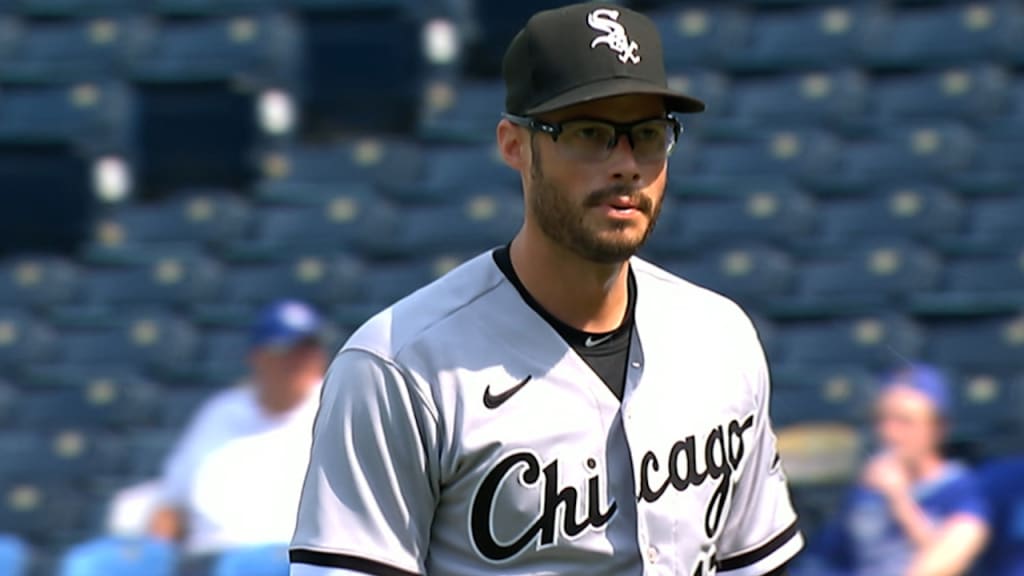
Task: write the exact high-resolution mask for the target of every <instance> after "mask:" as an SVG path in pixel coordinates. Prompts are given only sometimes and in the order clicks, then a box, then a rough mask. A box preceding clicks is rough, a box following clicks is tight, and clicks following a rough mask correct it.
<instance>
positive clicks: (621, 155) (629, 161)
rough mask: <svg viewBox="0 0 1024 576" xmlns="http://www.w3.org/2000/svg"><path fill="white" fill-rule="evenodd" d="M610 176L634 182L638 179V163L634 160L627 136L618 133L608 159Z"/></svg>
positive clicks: (617, 179)
mask: <svg viewBox="0 0 1024 576" xmlns="http://www.w3.org/2000/svg"><path fill="white" fill-rule="evenodd" d="M608 166H609V168H610V170H611V176H612V178H613V179H614V180H616V181H619V182H635V181H637V180H639V179H640V165H639V163H638V162H637V161H636V156H635V155H634V152H633V146H632V144H631V143H630V141H629V137H627V136H626V135H625V134H620V135H619V137H618V140H616V141H615V147H614V148H612V155H611V157H610V158H609V159H608Z"/></svg>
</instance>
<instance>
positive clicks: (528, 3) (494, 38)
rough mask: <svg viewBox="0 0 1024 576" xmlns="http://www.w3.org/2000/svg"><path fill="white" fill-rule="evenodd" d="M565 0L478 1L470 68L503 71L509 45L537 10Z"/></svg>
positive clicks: (488, 73) (481, 72) (474, 72)
mask: <svg viewBox="0 0 1024 576" xmlns="http://www.w3.org/2000/svg"><path fill="white" fill-rule="evenodd" d="M570 3H571V2H565V1H563V0H520V1H519V2H474V3H473V11H472V14H473V18H474V20H473V26H474V28H475V29H476V34H475V35H474V37H471V38H470V39H469V42H468V51H467V62H466V70H467V72H468V73H469V74H472V75H474V76H485V77H494V76H498V75H500V73H501V61H502V57H503V56H504V55H505V47H506V46H508V43H509V42H511V41H512V37H513V36H515V35H516V32H518V31H519V29H520V28H522V27H523V26H524V25H525V24H526V21H527V20H528V19H529V18H530V16H532V15H533V14H534V13H536V12H539V11H541V10H548V9H551V8H558V7H560V6H565V5H566V4H570Z"/></svg>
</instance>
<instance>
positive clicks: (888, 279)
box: [795, 241, 942, 310]
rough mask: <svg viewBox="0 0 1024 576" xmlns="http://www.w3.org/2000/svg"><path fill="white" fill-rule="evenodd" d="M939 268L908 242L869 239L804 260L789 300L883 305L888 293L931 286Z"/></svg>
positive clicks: (903, 293) (935, 260) (890, 295)
mask: <svg viewBox="0 0 1024 576" xmlns="http://www.w3.org/2000/svg"><path fill="white" fill-rule="evenodd" d="M941 271H942V268H941V260H940V259H939V257H938V256H937V255H936V254H934V253H932V252H930V251H928V250H925V249H923V248H920V247H918V246H914V245H912V244H907V243H905V242H900V241H895V242H883V241H875V242H872V243H871V244H870V245H867V246H857V245H853V246H848V247H847V249H846V250H843V251H842V253H841V254H837V255H833V256H832V257H831V258H823V259H820V260H817V259H814V260H807V261H805V262H804V263H803V266H802V267H801V268H800V271H799V282H798V288H797V290H796V295H795V299H796V300H797V301H803V302H805V303H816V302H817V303H827V302H832V303H833V305H834V306H837V307H838V309H841V308H842V304H843V303H866V304H870V305H885V304H886V303H888V302H889V300H890V299H891V298H894V297H899V296H903V297H908V296H911V295H913V294H916V293H918V292H924V291H927V290H930V289H932V288H933V287H934V286H935V285H936V284H937V283H938V281H939V277H940V274H941ZM867 309H868V310H870V309H871V308H870V307H869V308H867Z"/></svg>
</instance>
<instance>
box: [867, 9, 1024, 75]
mask: <svg viewBox="0 0 1024 576" xmlns="http://www.w3.org/2000/svg"><path fill="white" fill-rule="evenodd" d="M1022 16H1024V14H1022V12H1021V9H1020V6H1019V5H1017V4H1015V3H1012V2H977V3H973V2H972V3H960V2H955V3H950V4H936V5H921V6H905V7H899V8H896V9H894V10H891V11H888V12H885V13H880V14H878V15H877V17H876V18H875V20H874V21H873V22H872V25H871V27H870V28H869V29H868V31H867V35H866V41H865V43H864V47H863V55H864V58H865V60H867V62H869V63H870V64H871V65H874V66H886V67H898V68H907V67H914V66H916V67H922V68H923V67H928V66H936V65H939V66H941V65H944V64H951V63H965V62H978V61H985V60H989V59H993V58H998V57H999V56H1001V55H1002V54H1004V53H1006V51H1007V50H1008V48H1009V47H1010V46H1013V44H1015V43H1018V39H1019V38H1020V34H1021V31H1022V30H1024V28H1022V24H1024V21H1022Z"/></svg>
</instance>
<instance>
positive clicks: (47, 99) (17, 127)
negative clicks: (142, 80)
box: [0, 83, 133, 154]
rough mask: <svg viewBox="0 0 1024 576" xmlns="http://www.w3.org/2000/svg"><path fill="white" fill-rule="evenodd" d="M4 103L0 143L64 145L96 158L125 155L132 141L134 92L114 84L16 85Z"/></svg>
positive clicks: (1, 103)
mask: <svg viewBox="0 0 1024 576" xmlns="http://www.w3.org/2000/svg"><path fill="white" fill-rule="evenodd" d="M3 94H4V97H3V98H2V99H0V140H2V141H4V142H19V141H28V142H39V141H48V142H66V143H70V144H72V145H74V146H75V147H76V148H77V149H80V150H88V151H90V153H92V154H110V153H125V152H127V151H128V150H129V146H130V143H131V136H132V123H131V120H132V118H133V101H132V94H131V91H130V90H128V89H127V88H126V87H125V86H124V85H120V84H116V83H105V84H93V83H79V84H68V85H64V84H57V85H51V86H25V85H20V86H19V85H12V86H4V87H3Z"/></svg>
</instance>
